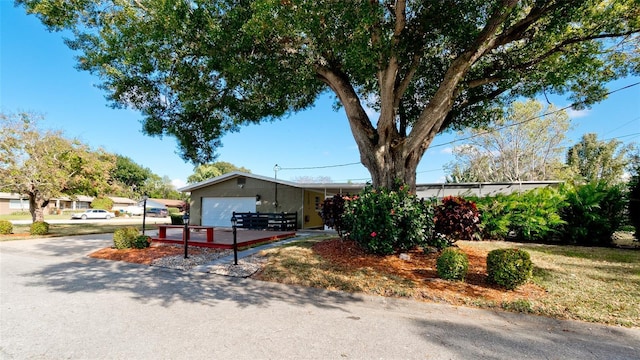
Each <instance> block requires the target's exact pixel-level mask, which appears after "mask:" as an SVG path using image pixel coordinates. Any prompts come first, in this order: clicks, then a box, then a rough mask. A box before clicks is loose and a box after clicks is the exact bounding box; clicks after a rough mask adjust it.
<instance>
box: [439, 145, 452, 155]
mask: <svg viewBox="0 0 640 360" xmlns="http://www.w3.org/2000/svg"><path fill="white" fill-rule="evenodd" d="M440 153H441V154H453V148H450V147H446V148H444V149H442V150H440Z"/></svg>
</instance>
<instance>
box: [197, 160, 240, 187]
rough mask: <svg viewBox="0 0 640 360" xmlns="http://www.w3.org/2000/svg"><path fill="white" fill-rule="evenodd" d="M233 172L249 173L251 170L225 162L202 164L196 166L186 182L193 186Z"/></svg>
mask: <svg viewBox="0 0 640 360" xmlns="http://www.w3.org/2000/svg"><path fill="white" fill-rule="evenodd" d="M234 171H239V172H244V173H251V170H249V169H247V168H244V167H242V166H240V167H238V166H235V165H233V164H232V163H229V162H226V161H217V162H214V163H212V164H202V165H198V166H196V168H195V169H194V170H193V174H191V175H189V177H188V178H187V182H188V183H189V184H193V183H197V182H201V181H205V180H207V179H211V178H214V177H217V176H220V175H223V174H226V173H230V172H234Z"/></svg>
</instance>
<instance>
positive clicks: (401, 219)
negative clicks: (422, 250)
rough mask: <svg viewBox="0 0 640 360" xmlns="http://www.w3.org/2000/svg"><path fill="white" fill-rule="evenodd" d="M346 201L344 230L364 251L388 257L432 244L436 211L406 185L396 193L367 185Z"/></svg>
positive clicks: (346, 198) (395, 191)
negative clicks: (411, 192)
mask: <svg viewBox="0 0 640 360" xmlns="http://www.w3.org/2000/svg"><path fill="white" fill-rule="evenodd" d="M345 200H346V202H345V205H344V216H343V221H344V231H345V233H346V234H348V237H349V238H351V239H353V240H355V241H356V242H357V243H358V244H360V246H362V248H363V249H365V251H367V252H369V253H373V254H380V255H385V254H392V253H394V252H396V251H402V250H408V249H411V248H413V247H415V246H428V245H431V243H430V240H431V239H432V237H433V227H434V224H433V209H432V207H431V205H430V204H429V203H425V202H424V201H422V200H419V199H418V198H417V197H416V196H415V195H413V194H410V193H409V191H408V187H407V186H398V187H397V189H396V190H388V189H384V188H382V189H374V188H373V187H371V186H367V187H366V188H365V189H364V190H363V191H362V192H361V193H360V194H359V195H355V196H353V197H345Z"/></svg>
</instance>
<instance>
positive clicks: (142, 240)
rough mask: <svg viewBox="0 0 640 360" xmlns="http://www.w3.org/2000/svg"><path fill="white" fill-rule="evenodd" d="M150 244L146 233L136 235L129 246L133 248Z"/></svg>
mask: <svg viewBox="0 0 640 360" xmlns="http://www.w3.org/2000/svg"><path fill="white" fill-rule="evenodd" d="M150 245H151V237H149V236H147V235H138V236H136V238H135V239H133V241H131V247H133V248H134V249H144V248H148V247H149V246H150Z"/></svg>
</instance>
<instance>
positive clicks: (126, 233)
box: [113, 227, 140, 249]
mask: <svg viewBox="0 0 640 360" xmlns="http://www.w3.org/2000/svg"><path fill="white" fill-rule="evenodd" d="M138 235H140V232H139V231H138V229H137V228H134V227H126V228H121V229H118V230H116V231H115V232H114V233H113V247H115V248H116V249H131V248H132V247H133V242H134V241H135V240H136V238H137V237H138Z"/></svg>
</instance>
